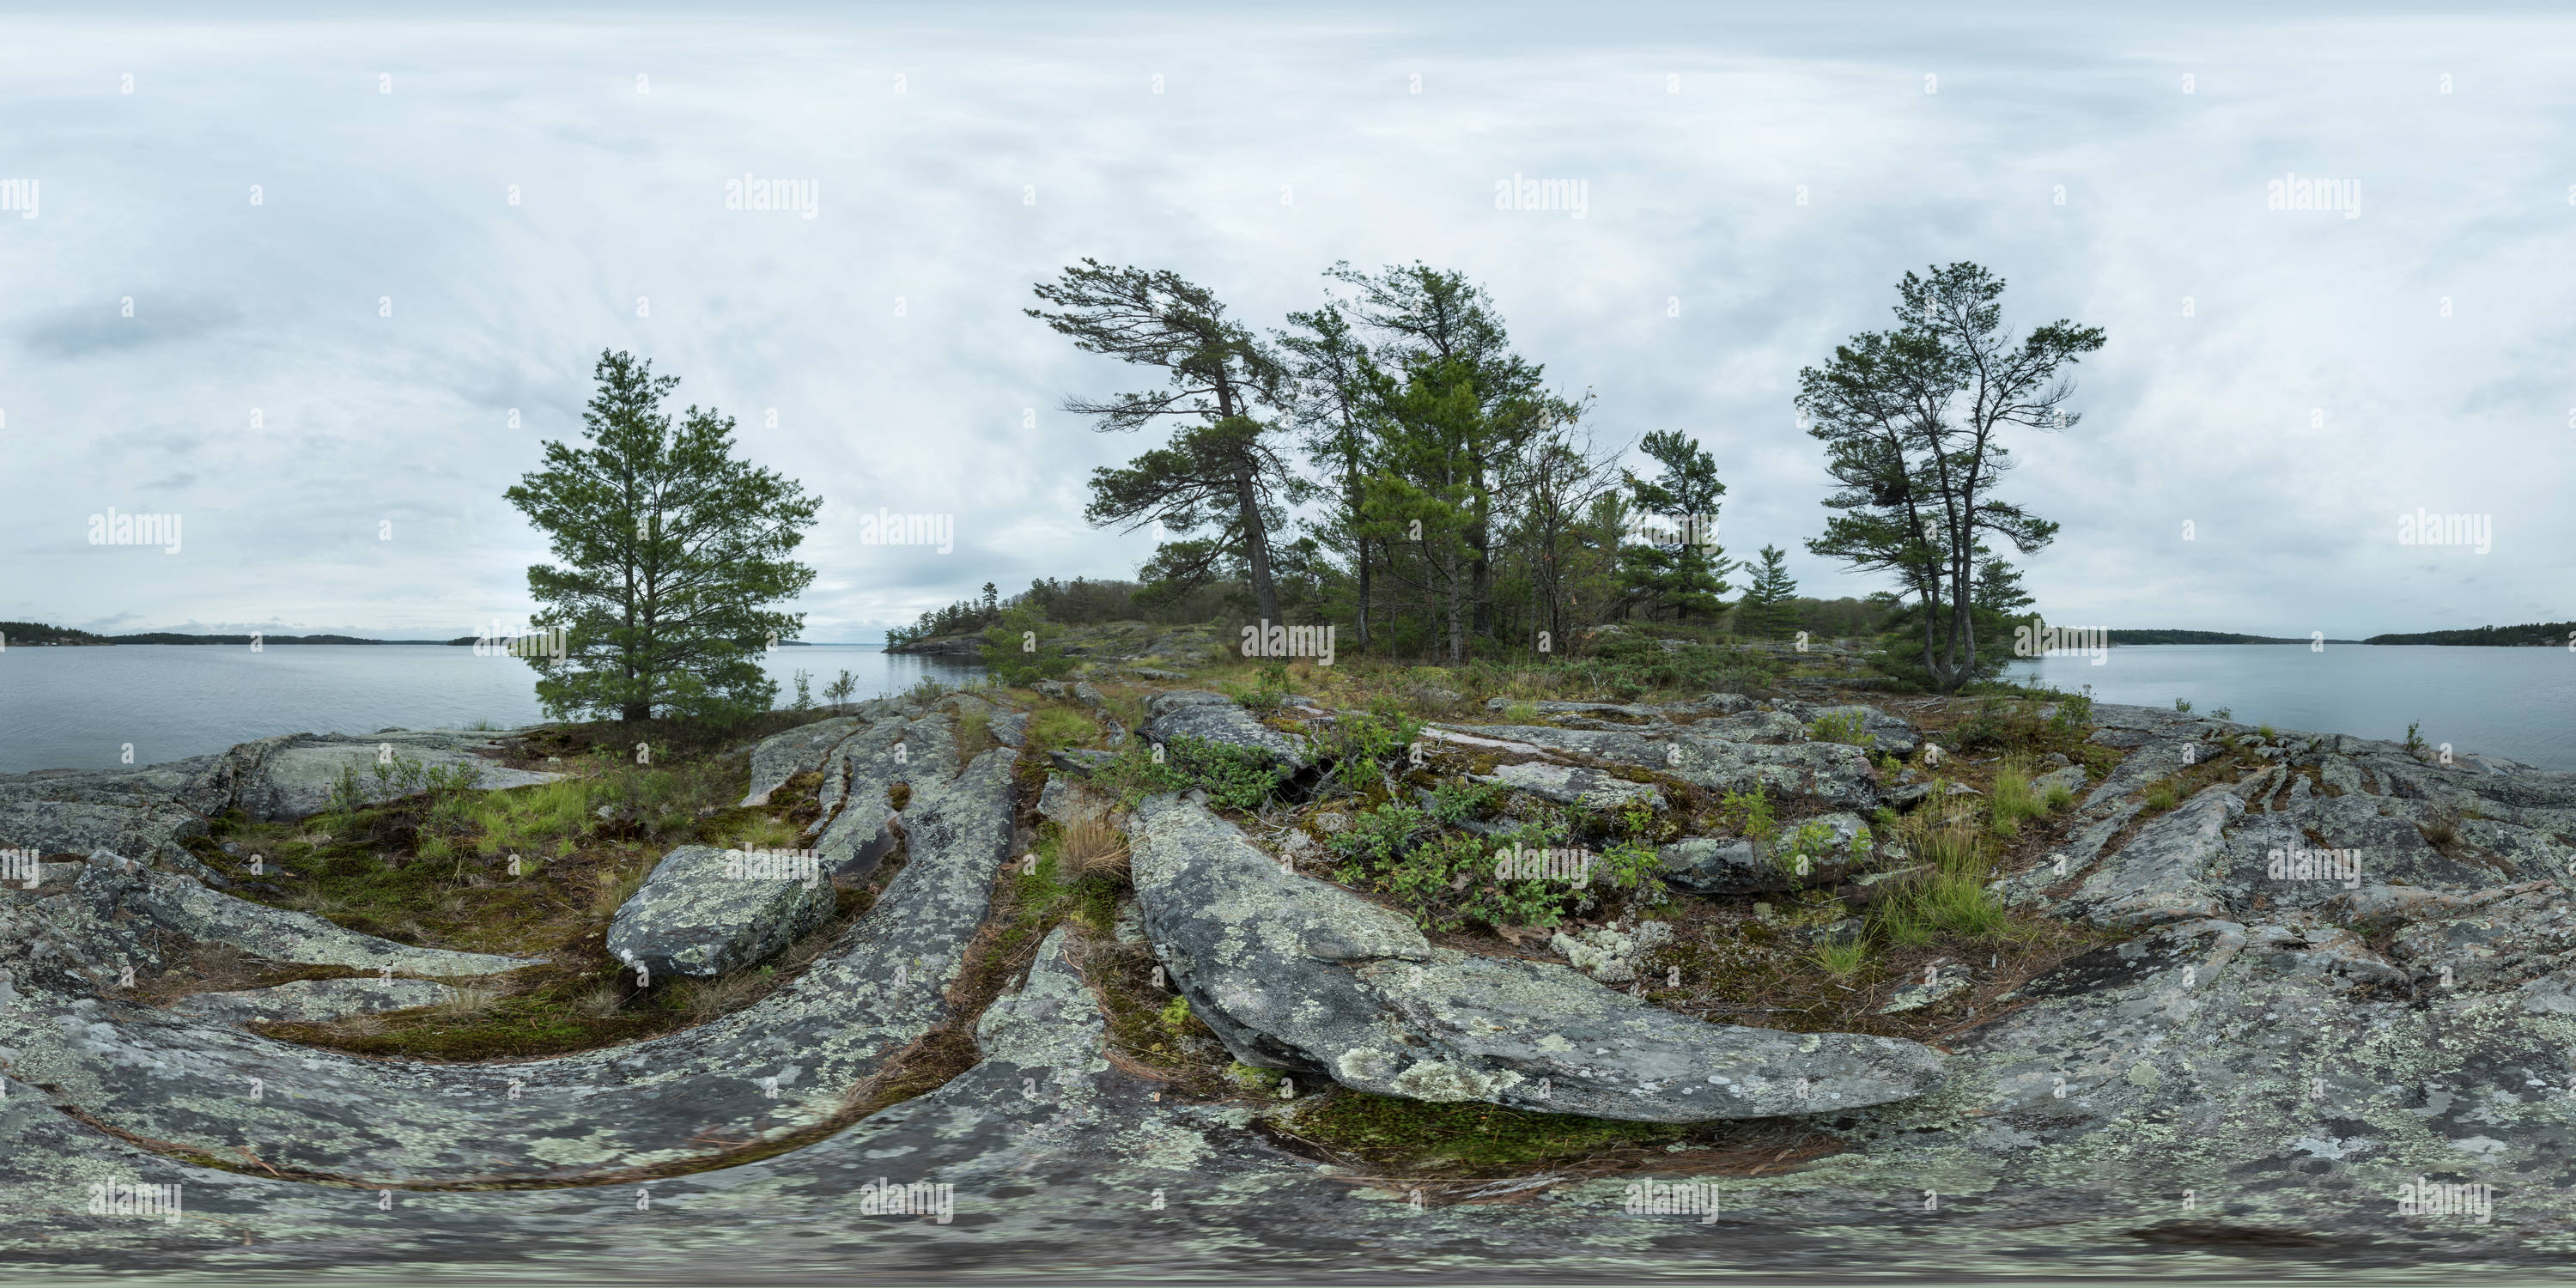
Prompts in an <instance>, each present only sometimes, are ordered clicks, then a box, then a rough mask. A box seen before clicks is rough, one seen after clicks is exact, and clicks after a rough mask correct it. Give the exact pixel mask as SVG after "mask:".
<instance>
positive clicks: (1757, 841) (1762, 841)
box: [1717, 783, 1780, 849]
mask: <svg viewBox="0 0 2576 1288" xmlns="http://www.w3.org/2000/svg"><path fill="white" fill-rule="evenodd" d="M1717 808H1718V813H1719V815H1720V816H1721V817H1723V818H1725V819H1726V820H1727V822H1728V823H1730V824H1731V825H1733V827H1734V828H1735V830H1736V834H1737V835H1739V836H1743V837H1747V838H1749V839H1751V840H1752V842H1753V844H1754V848H1756V849H1760V848H1761V847H1762V846H1764V845H1767V844H1769V843H1770V840H1771V837H1772V836H1773V834H1775V833H1777V832H1778V831H1779V830H1780V825H1779V824H1778V823H1777V822H1775V821H1774V820H1773V818H1772V815H1771V796H1770V794H1769V793H1768V792H1766V791H1765V790H1763V788H1762V786H1761V785H1760V784H1758V783H1757V784H1755V785H1754V788H1753V790H1752V791H1750V792H1737V791H1729V792H1727V793H1726V796H1725V798H1724V799H1722V800H1720V801H1719V802H1718V807H1717Z"/></svg>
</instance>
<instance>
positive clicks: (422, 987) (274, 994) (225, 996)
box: [170, 976, 464, 1024]
mask: <svg viewBox="0 0 2576 1288" xmlns="http://www.w3.org/2000/svg"><path fill="white" fill-rule="evenodd" d="M463 995H464V994H463V993H462V992H460V991H459V990H458V989H456V988H453V987H451V986H449V985H446V984H441V983H439V982H438V981H436V980H428V979H370V978H367V977H365V976H357V977H353V978H349V979H299V980H295V981H292V982H289V983H285V984H278V985H275V986H272V987H269V988H249V989H237V990H233V991H229V992H221V993H191V994H189V995H188V996H186V997H183V998H180V999H179V1000H178V1001H176V1002H173V1003H171V1004H170V1013H171V1014H173V1015H184V1016H187V1017H188V1018H190V1019H194V1020H209V1021H213V1022H216V1023H220V1024H242V1023H247V1022H249V1021H252V1020H277V1021H293V1022H301V1023H315V1022H321V1021H327V1020H336V1019H340V1018H342V1017H344V1016H350V1015H370V1014H374V1013H376V1012H378V1011H399V1010H402V1009H404V1008H405V1007H412V1006H431V1005H435V1004H437V1003H440V1002H449V1001H454V1000H456V999H457V998H459V997H462V996H463Z"/></svg>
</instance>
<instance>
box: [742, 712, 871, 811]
mask: <svg viewBox="0 0 2576 1288" xmlns="http://www.w3.org/2000/svg"><path fill="white" fill-rule="evenodd" d="M858 727H859V721H858V718H857V717H855V716H835V717H833V718H832V719H829V720H817V721H815V722H814V723H812V724H809V725H798V726H796V727H795V728H793V729H789V730H787V731H785V732H783V733H774V734H771V735H770V736H768V737H766V738H763V739H761V740H760V745H759V746H757V747H754V748H752V749H751V791H750V792H749V793H748V794H746V795H745V796H744V797H743V798H742V803H743V804H744V805H745V806H752V805H766V804H768V803H769V794H770V793H771V792H774V791H777V790H778V786H779V784H781V783H784V782H786V781H787V780H788V779H790V778H794V777H795V776H797V775H798V774H803V773H810V772H812V771H814V770H817V769H821V768H822V767H823V758H824V757H826V756H829V755H831V754H832V749H833V748H834V747H837V746H840V745H841V740H842V739H844V738H847V737H849V736H850V735H851V734H852V733H853V732H856V731H857V729H858Z"/></svg>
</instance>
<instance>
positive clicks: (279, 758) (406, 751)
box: [224, 729, 563, 821]
mask: <svg viewBox="0 0 2576 1288" xmlns="http://www.w3.org/2000/svg"><path fill="white" fill-rule="evenodd" d="M497 746H499V741H498V739H497V738H495V737H494V736H493V735H491V734H488V733H467V732H458V731H454V730H438V729H431V730H403V729H389V730H386V731H384V732H382V733H375V734H368V735H365V736H363V737H362V736H354V735H349V734H336V733H323V734H313V733H298V734H287V735H285V736H283V737H278V738H263V739H261V740H259V741H258V742H253V743H245V744H243V745H241V746H239V747H235V748H233V749H232V750H231V751H229V752H226V753H224V755H225V759H226V760H227V761H229V762H231V766H232V770H231V772H232V776H233V802H232V803H233V806H234V807H235V808H237V809H239V810H241V811H242V812H243V813H245V814H248V815H250V816H251V817H252V818H255V819H261V820H267V821H277V820H284V819H296V818H303V817H305V816H307V815H310V814H318V813H320V812H322V811H323V810H326V809H329V808H331V805H332V798H333V796H334V794H335V793H336V792H337V791H338V790H339V785H340V783H341V781H342V779H343V776H344V775H345V776H347V777H348V778H349V779H350V780H351V781H354V782H355V783H356V784H357V788H358V796H359V798H360V799H362V800H364V801H365V802H366V803H368V804H375V803H378V802H381V801H387V800H392V799H394V798H395V797H398V796H400V795H402V794H404V791H405V789H406V786H407V784H406V783H405V782H404V780H403V778H402V777H401V775H400V773H399V771H400V769H401V768H402V764H403V762H405V761H412V762H416V763H418V764H419V765H420V766H421V767H422V769H424V770H426V769H432V768H441V767H445V768H449V769H453V768H455V767H459V766H462V767H465V768H468V769H472V770H473V771H474V772H475V779H474V783H473V786H474V787H475V788H477V789H479V790H482V791H499V790H502V789H505V788H511V787H527V786H531V785H534V784H537V783H550V782H553V781H555V780H556V779H558V778H561V777H563V775H561V774H549V773H539V772H535V771H531V770H524V769H511V768H508V767H506V766H503V765H499V764H496V763H494V762H493V761H491V760H489V759H486V758H485V757H483V756H479V755H476V754H474V753H475V752H476V751H478V750H487V749H491V748H495V747H497ZM379 770H384V771H385V773H384V774H383V776H382V777H379V776H378V771H379ZM409 790H411V791H415V792H416V791H418V790H420V788H419V787H418V786H409Z"/></svg>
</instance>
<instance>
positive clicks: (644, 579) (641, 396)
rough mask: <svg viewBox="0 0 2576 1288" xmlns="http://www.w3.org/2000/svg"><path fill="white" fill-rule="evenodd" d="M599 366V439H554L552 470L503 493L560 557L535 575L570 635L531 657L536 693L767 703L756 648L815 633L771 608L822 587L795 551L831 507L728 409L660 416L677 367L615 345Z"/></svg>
mask: <svg viewBox="0 0 2576 1288" xmlns="http://www.w3.org/2000/svg"><path fill="white" fill-rule="evenodd" d="M594 375H595V376H596V378H597V379H598V381H599V391H598V393H597V394H595V395H593V396H592V398H591V400H590V408H589V410H588V411H586V412H584V413H583V414H582V433H583V436H584V437H586V438H587V439H588V440H589V443H588V445H586V446H581V447H571V446H567V445H565V444H563V443H559V442H549V443H547V444H545V468H543V469H541V470H536V471H532V472H530V473H528V474H526V475H523V476H521V477H520V479H519V482H518V485H517V486H515V487H512V488H511V489H510V490H509V491H508V492H506V493H504V494H503V495H504V496H505V497H506V498H507V499H508V500H509V502H510V504H512V505H514V506H517V507H518V508H519V511H520V512H521V513H523V514H525V515H527V516H528V522H529V523H531V524H533V525H535V526H536V527H537V528H538V529H539V530H540V531H542V532H544V533H545V534H546V540H547V543H548V545H549V546H550V547H551V549H552V550H553V552H554V556H555V558H556V559H558V560H560V561H561V563H560V565H559V566H556V565H547V564H537V565H534V566H532V567H530V568H529V569H528V594H529V595H530V597H532V598H534V599H535V600H536V601H537V602H538V603H539V604H540V605H543V607H542V608H541V609H540V610H539V611H538V613H537V615H536V624H537V626H539V627H540V628H544V629H558V628H559V629H561V630H563V631H564V632H565V634H566V636H567V639H568V643H567V652H566V653H565V655H563V656H561V657H555V656H548V655H545V654H538V655H536V656H532V657H530V658H528V659H527V661H528V664H529V665H530V666H532V667H535V668H536V670H537V673H538V677H539V678H538V680H537V700H538V701H539V702H541V703H543V704H544V705H545V708H546V710H547V711H548V712H550V713H552V714H554V715H555V716H556V717H557V718H562V717H565V716H569V715H572V714H574V713H580V712H597V713H601V714H613V715H615V716H616V717H617V718H618V719H619V720H621V721H635V720H649V719H651V718H653V717H654V716H656V715H661V716H684V717H697V716H717V715H728V714H739V713H747V712H758V711H766V710H768V709H769V704H770V702H771V701H772V700H774V699H775V698H776V697H777V695H778V682H777V681H775V680H772V679H770V678H769V676H768V674H767V673H766V672H764V671H763V670H762V669H761V666H760V651H761V650H762V649H763V648H765V647H767V646H769V645H771V644H774V643H776V642H777V641H779V640H782V639H789V638H793V637H794V636H795V634H796V632H797V631H798V630H800V629H802V628H803V627H804V624H805V617H804V615H803V614H802V613H789V612H782V611H779V610H778V609H777V608H776V607H774V606H775V605H778V604H781V603H784V602H785V601H788V600H791V599H794V598H795V597H796V596H797V595H798V594H799V593H801V592H802V591H803V590H804V589H805V588H806V587H807V586H809V585H811V584H813V581H814V570H813V569H812V568H809V567H807V566H805V565H804V564H801V563H798V562H796V561H795V560H794V559H793V558H791V557H790V556H791V555H792V554H793V553H794V552H795V549H796V547H797V545H798V543H800V542H802V541H803V540H804V539H805V532H804V530H805V529H806V528H809V527H812V526H813V524H814V514H815V511H817V510H819V509H821V508H822V504H823V503H822V501H821V500H820V499H819V498H817V497H813V496H810V495H808V494H807V493H806V492H805V490H804V488H803V487H801V486H799V485H798V484H797V483H796V481H795V480H793V479H790V478H787V477H785V476H784V475H781V474H779V473H778V472H777V471H775V470H767V469H761V468H758V467H756V466H754V465H752V464H751V463H750V462H748V461H742V460H737V459H735V458H734V455H733V446H734V443H733V418H732V417H730V416H724V415H721V414H719V413H717V412H716V411H715V410H713V409H711V408H710V409H705V410H701V409H699V408H697V407H691V408H689V409H688V412H687V414H686V415H685V416H681V417H675V416H674V415H673V414H672V413H670V412H668V411H665V410H663V399H665V398H666V397H668V396H669V395H670V393H671V391H672V390H673V389H674V388H676V387H677V386H678V385H679V383H680V380H679V377H677V376H658V377H657V376H655V375H654V374H653V364H652V363H650V362H646V361H642V360H640V359H638V358H636V357H635V355H633V354H631V353H605V352H603V353H602V354H600V355H599V363H598V366H597V367H596V368H595V369H594ZM675 421H676V422H677V423H676V424H675V423H674V422H675Z"/></svg>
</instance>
